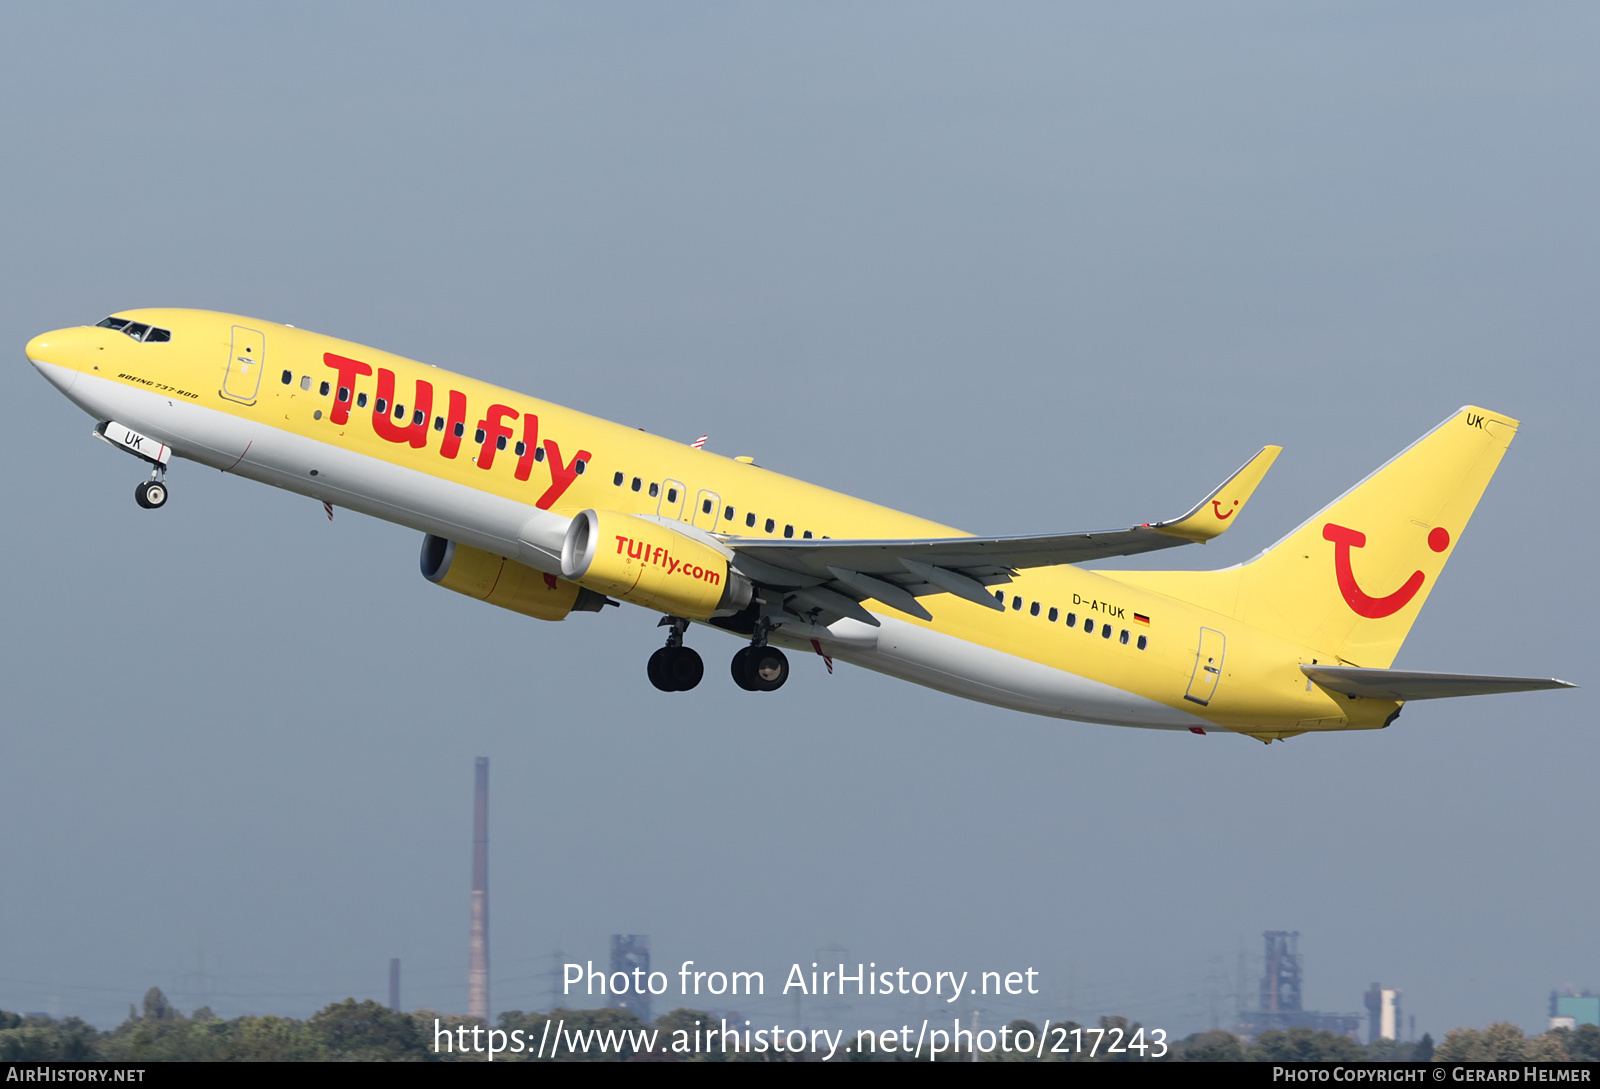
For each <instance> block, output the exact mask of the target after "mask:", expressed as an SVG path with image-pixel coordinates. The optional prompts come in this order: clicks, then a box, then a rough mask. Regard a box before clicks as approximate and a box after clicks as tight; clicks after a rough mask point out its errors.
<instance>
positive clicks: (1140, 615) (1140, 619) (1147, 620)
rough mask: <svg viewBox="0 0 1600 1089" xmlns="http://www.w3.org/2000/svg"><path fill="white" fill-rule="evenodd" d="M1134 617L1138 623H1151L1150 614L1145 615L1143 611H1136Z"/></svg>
mask: <svg viewBox="0 0 1600 1089" xmlns="http://www.w3.org/2000/svg"><path fill="white" fill-rule="evenodd" d="M1133 619H1134V620H1135V621H1137V622H1138V623H1140V624H1148V623H1150V618H1149V617H1148V616H1145V615H1144V614H1143V613H1134V614H1133Z"/></svg>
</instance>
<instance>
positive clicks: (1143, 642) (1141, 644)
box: [1139, 635, 1150, 650]
mask: <svg viewBox="0 0 1600 1089" xmlns="http://www.w3.org/2000/svg"><path fill="white" fill-rule="evenodd" d="M1149 645H1150V640H1148V639H1146V638H1145V637H1144V636H1142V635H1141V636H1139V649H1140V650H1143V649H1144V648H1145V647H1147V646H1149Z"/></svg>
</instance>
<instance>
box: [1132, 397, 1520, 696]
mask: <svg viewBox="0 0 1600 1089" xmlns="http://www.w3.org/2000/svg"><path fill="white" fill-rule="evenodd" d="M1516 433H1517V421H1516V420H1513V419H1511V418H1510V417H1508V416H1505V415H1503V414H1499V413H1495V412H1490V411H1489V410H1487V409H1482V408H1477V407H1475V406H1469V407H1467V408H1463V409H1461V410H1460V411H1459V412H1456V413H1455V414H1454V415H1452V416H1451V417H1450V418H1449V419H1447V420H1445V421H1444V422H1443V423H1441V424H1440V425H1439V426H1438V427H1436V428H1434V429H1433V430H1432V431H1430V432H1428V433H1427V434H1426V435H1424V436H1423V437H1422V438H1420V439H1418V440H1417V441H1416V442H1414V443H1412V444H1411V446H1409V447H1407V448H1406V449H1405V450H1404V451H1402V452H1401V453H1400V454H1399V455H1397V456H1396V457H1394V458H1393V459H1391V460H1390V461H1389V462H1388V464H1386V465H1384V466H1383V467H1382V468H1380V469H1379V470H1378V471H1377V472H1375V473H1373V474H1372V475H1371V476H1369V477H1367V478H1366V479H1365V480H1363V481H1362V482H1361V483H1360V484H1357V485H1356V486H1355V487H1354V488H1351V489H1350V490H1349V491H1348V492H1346V493H1345V494H1344V495H1342V496H1340V497H1339V498H1338V499H1336V500H1334V501H1333V502H1332V503H1330V504H1329V505H1328V506H1326V507H1324V508H1323V509H1322V510H1320V511H1318V512H1317V514H1316V515H1314V516H1313V517H1312V518H1310V519H1309V520H1307V521H1306V522H1305V523H1304V524H1302V525H1301V526H1300V527H1299V528H1298V529H1296V530H1295V531H1294V532H1292V533H1290V534H1289V535H1288V536H1287V537H1285V538H1284V539H1283V540H1281V541H1279V542H1278V543H1277V544H1275V545H1273V546H1272V547H1271V548H1269V549H1267V550H1266V551H1265V552H1263V553H1261V555H1259V556H1257V557H1256V558H1255V559H1253V560H1251V561H1249V562H1248V563H1245V564H1241V565H1240V566H1238V567H1232V568H1228V569H1227V570H1224V571H1194V572H1190V571H1150V572H1145V571H1138V572H1135V571H1116V572H1110V571H1108V572H1104V573H1105V574H1107V575H1109V576H1111V577H1112V578H1116V579H1120V580H1122V581H1125V582H1129V583H1133V584H1135V585H1139V586H1144V587H1147V588H1149V589H1151V590H1155V591H1158V592H1160V593H1163V594H1167V595H1168V596H1170V597H1175V598H1178V599H1179V600H1183V601H1189V602H1192V603H1193V604H1196V605H1200V606H1203V607H1205V608H1209V609H1213V610H1215V611H1217V612H1220V613H1223V614H1225V615H1229V616H1233V617H1235V618H1237V619H1239V620H1242V621H1244V622H1245V623H1247V624H1250V625H1251V626H1253V627H1258V628H1262V629H1264V630H1266V631H1270V632H1273V633H1275V634H1277V635H1282V636H1285V637H1287V638H1290V639H1294V640H1295V641H1297V642H1300V643H1303V644H1305V645H1307V646H1310V647H1313V648H1316V649H1319V650H1322V651H1324V652H1326V653H1328V654H1329V655H1330V656H1336V657H1337V658H1338V659H1339V660H1341V661H1344V662H1346V663H1349V664H1352V665H1359V666H1367V667H1372V668H1386V667H1387V666H1388V665H1389V664H1390V663H1391V662H1393V661H1394V657H1395V655H1396V654H1397V653H1398V652H1399V650H1400V644H1401V643H1402V642H1404V641H1405V637H1406V634H1407V633H1408V632H1409V631H1410V630H1411V625H1412V623H1413V622H1414V621H1415V620H1416V618H1417V613H1418V612H1419V611H1420V610H1421V609H1422V605H1423V603H1424V602H1425V601H1427V600H1428V594H1429V593H1430V592H1431V591H1432V590H1433V585H1434V583H1435V581H1437V579H1438V577H1439V572H1440V571H1442V570H1443V569H1444V565H1445V561H1447V560H1448V559H1449V558H1450V553H1451V552H1452V551H1453V550H1454V549H1455V546H1456V542H1457V541H1458V540H1459V539H1460V536H1461V533H1462V531H1463V530H1464V529H1465V528H1466V524H1467V520H1468V519H1469V518H1471V517H1472V512H1473V510H1474V509H1475V508H1476V507H1477V505H1478V499H1479V498H1480V497H1481V496H1482V495H1483V490H1484V488H1485V487H1486V486H1487V485H1488V483H1489V478H1490V477H1492V476H1493V475H1494V471H1495V469H1496V468H1497V467H1498V466H1499V464H1500V458H1501V456H1502V455H1504V453H1505V451H1506V447H1507V446H1509V445H1510V443H1511V440H1512V438H1514V437H1515V436H1516Z"/></svg>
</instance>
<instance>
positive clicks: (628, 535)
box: [561, 510, 753, 620]
mask: <svg viewBox="0 0 1600 1089" xmlns="http://www.w3.org/2000/svg"><path fill="white" fill-rule="evenodd" d="M561 574H562V576H563V577H565V578H568V579H571V580H572V581H573V582H576V583H578V584H579V585H581V586H584V587H586V588H589V589H592V590H596V591H598V592H600V593H602V594H610V595H611V596H612V597H619V598H621V599H622V600H624V601H631V602H633V603H634V604H635V605H643V606H645V607H646V608H650V609H655V610H657V611H659V612H663V613H667V614H668V615H670V616H681V617H685V618H687V619H690V620H709V619H710V618H711V617H713V616H731V615H732V614H734V613H736V612H738V611H739V610H740V609H743V608H744V607H745V606H746V605H748V604H750V597H751V591H752V589H753V587H752V586H751V584H750V580H748V579H746V578H745V577H744V576H743V575H741V574H739V573H738V572H737V571H734V570H733V569H732V568H731V567H729V565H728V557H727V556H726V555H725V554H724V553H723V552H721V551H719V550H718V549H717V548H715V547H713V546H712V545H711V544H709V543H707V542H706V541H703V540H700V539H697V538H695V537H691V536H689V535H688V534H686V533H680V532H678V531H677V530H675V529H673V528H671V527H670V526H665V525H662V524H661V523H660V522H653V521H651V520H650V519H648V518H640V517H639V516H638V515H634V514H622V513H619V512H617V511H609V510H598V511H597V510H586V511H584V512H583V513H581V514H579V515H578V516H577V517H576V518H574V519H573V520H572V524H571V525H570V526H568V527H567V536H566V540H565V541H563V542H562V546H561Z"/></svg>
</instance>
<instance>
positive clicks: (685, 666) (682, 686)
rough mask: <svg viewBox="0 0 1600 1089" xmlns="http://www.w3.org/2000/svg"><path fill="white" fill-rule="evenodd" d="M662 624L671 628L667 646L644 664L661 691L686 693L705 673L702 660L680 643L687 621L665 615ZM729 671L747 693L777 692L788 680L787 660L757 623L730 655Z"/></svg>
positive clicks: (736, 682) (734, 681)
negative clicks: (746, 642) (748, 637)
mask: <svg viewBox="0 0 1600 1089" xmlns="http://www.w3.org/2000/svg"><path fill="white" fill-rule="evenodd" d="M661 623H662V625H663V626H665V627H670V628H671V629H672V630H671V631H670V632H668V633H667V645H666V646H664V647H662V648H661V649H660V650H658V651H656V652H655V653H654V654H652V655H650V662H649V665H648V666H647V667H646V672H647V673H648V674H649V676H650V683H651V684H653V685H655V686H656V687H657V688H659V689H660V690H661V691H663V692H687V691H689V689H691V688H693V687H694V686H695V685H697V684H699V683H700V679H701V678H702V677H704V676H705V672H706V667H705V663H704V662H703V661H701V659H700V655H698V654H696V653H695V652H694V651H693V650H691V649H690V648H689V647H686V646H684V645H683V633H684V632H685V631H686V630H688V627H689V622H688V621H687V620H684V619H683V618H681V617H676V616H668V617H663V618H662V620H661ZM732 671H733V683H734V684H736V685H738V686H739V687H740V688H742V689H744V690H745V691H746V692H776V691H777V690H778V689H780V688H782V687H783V682H784V681H786V680H788V679H789V659H788V657H787V656H786V655H785V654H784V653H783V651H781V650H779V649H778V648H777V647H769V646H767V628H766V627H765V626H764V625H758V626H757V627H756V633H755V638H754V640H753V641H752V642H751V644H750V645H749V646H747V647H745V648H744V649H743V650H741V651H739V653H737V654H735V655H734V656H733V670H732Z"/></svg>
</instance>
